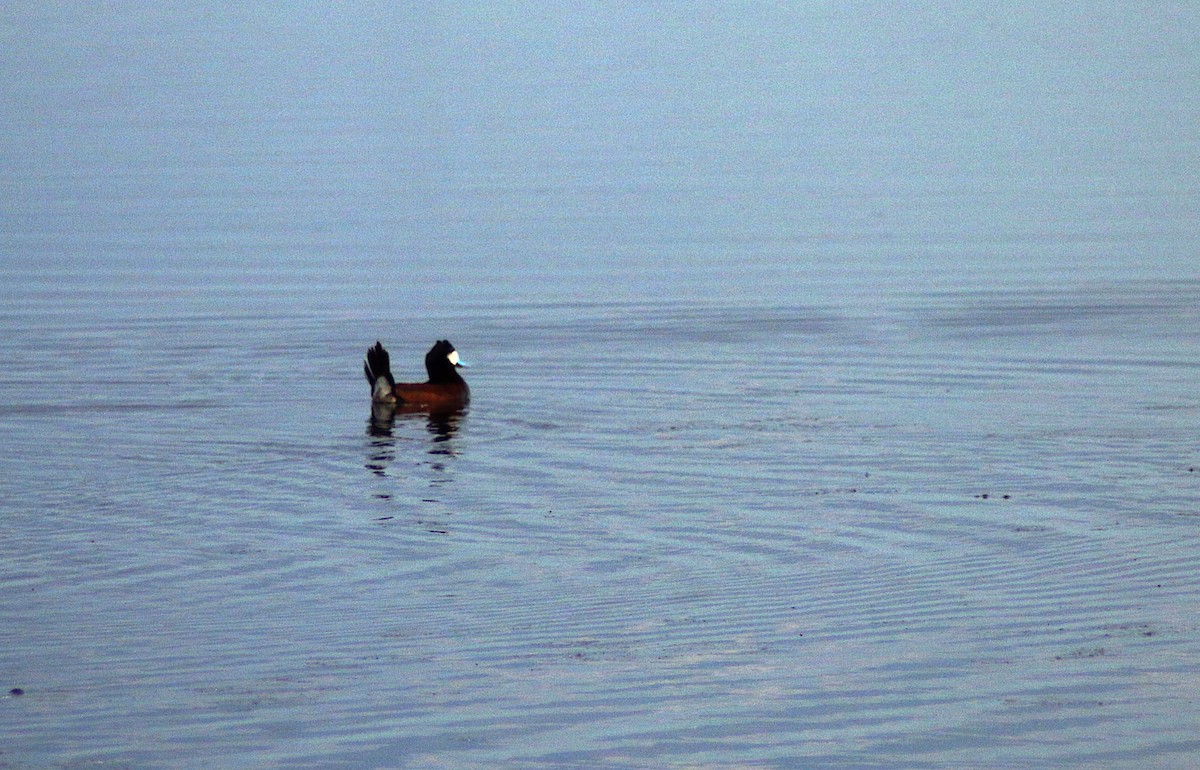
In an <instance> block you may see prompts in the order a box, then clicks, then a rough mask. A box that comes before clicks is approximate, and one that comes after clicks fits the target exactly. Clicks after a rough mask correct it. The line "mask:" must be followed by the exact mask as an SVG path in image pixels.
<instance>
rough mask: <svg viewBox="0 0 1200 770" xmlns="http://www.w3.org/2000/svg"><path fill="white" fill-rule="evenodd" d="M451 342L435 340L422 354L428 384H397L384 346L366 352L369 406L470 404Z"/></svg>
mask: <svg viewBox="0 0 1200 770" xmlns="http://www.w3.org/2000/svg"><path fill="white" fill-rule="evenodd" d="M466 365H467V364H466V362H465V361H463V360H462V359H460V358H459V357H458V351H457V350H455V349H454V346H453V345H452V344H450V340H438V341H437V342H435V343H434V344H433V347H432V348H430V349H429V352H428V353H426V354H425V370H426V371H427V372H429V381H428V382H396V380H395V378H393V377H392V365H391V357H390V356H389V355H388V352H387V350H386V349H384V347H383V344H382V343H380V341H379V340H376V341H375V347H372V348H367V356H366V358H365V359H363V373H364V374H366V376H367V382H368V383H369V384H370V386H371V402H372V403H374V404H394V405H396V406H400V407H406V408H414V409H431V410H432V409H458V408H461V407H463V406H466V404H467V402H468V401H470V400H471V389H470V388H469V387H467V383H466V380H464V379H463V378H462V376H461V375H459V373H458V370H459V369H461V368H464V367H466Z"/></svg>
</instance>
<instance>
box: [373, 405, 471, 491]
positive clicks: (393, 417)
mask: <svg viewBox="0 0 1200 770" xmlns="http://www.w3.org/2000/svg"><path fill="white" fill-rule="evenodd" d="M466 413H467V410H466V408H465V407H458V408H455V409H447V410H430V409H428V408H425V409H418V408H411V407H410V408H405V407H403V406H399V407H398V406H396V405H395V404H379V403H375V404H371V417H370V418H369V419H368V420H367V435H368V436H369V437H370V438H371V442H370V450H371V453H370V455H369V458H368V460H367V464H366V467H367V469H368V470H370V471H371V472H372V473H374V474H376V475H378V476H383V475H386V473H387V468H388V466H389V465H391V464H392V462H393V461H394V460H395V459H396V435H395V430H396V423H397V420H399V421H401V423H402V424H404V423H407V424H412V422H415V421H417V420H421V419H424V420H425V429H426V430H427V431H429V435H430V437H431V439H430V440H431V441H432V446H430V448H429V454H431V455H436V456H438V457H439V459H444V458H446V457H453V456H455V455H457V454H458V449H457V447H456V446H455V445H454V436H455V434H457V433H458V427H459V424H460V423H461V422H462V420H463V418H464V417H465V416H466ZM433 465H434V467H435V468H437V469H439V470H441V469H442V468H443V466H442V464H441V462H434V463H433Z"/></svg>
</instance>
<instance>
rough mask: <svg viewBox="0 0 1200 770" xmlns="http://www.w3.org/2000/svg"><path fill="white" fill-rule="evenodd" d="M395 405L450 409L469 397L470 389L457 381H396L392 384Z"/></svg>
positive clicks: (465, 401)
mask: <svg viewBox="0 0 1200 770" xmlns="http://www.w3.org/2000/svg"><path fill="white" fill-rule="evenodd" d="M392 392H393V393H394V394H395V395H396V405H397V406H413V407H431V408H436V409H452V408H454V407H458V406H463V405H464V404H466V403H467V401H469V400H470V399H471V389H470V388H468V387H467V383H466V382H463V381H462V380H461V379H460V380H459V381H458V382H397V383H396V384H395V385H394V386H392Z"/></svg>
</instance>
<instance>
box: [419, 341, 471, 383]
mask: <svg viewBox="0 0 1200 770" xmlns="http://www.w3.org/2000/svg"><path fill="white" fill-rule="evenodd" d="M463 366H466V364H464V363H463V362H462V361H461V360H459V358H458V351H457V350H455V349H454V346H453V345H451V344H450V340H438V341H437V342H435V343H434V345H433V347H432V348H430V349H429V352H428V353H426V354H425V370H426V371H428V372H429V381H430V382H462V377H460V376H459V375H458V372H457V371H455V370H456V369H458V368H460V367H463Z"/></svg>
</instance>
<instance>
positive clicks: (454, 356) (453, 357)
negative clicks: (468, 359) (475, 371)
mask: <svg viewBox="0 0 1200 770" xmlns="http://www.w3.org/2000/svg"><path fill="white" fill-rule="evenodd" d="M446 360H447V361H449V362H450V365H451V366H458V351H457V350H451V351H450V355H448V356H446Z"/></svg>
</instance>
